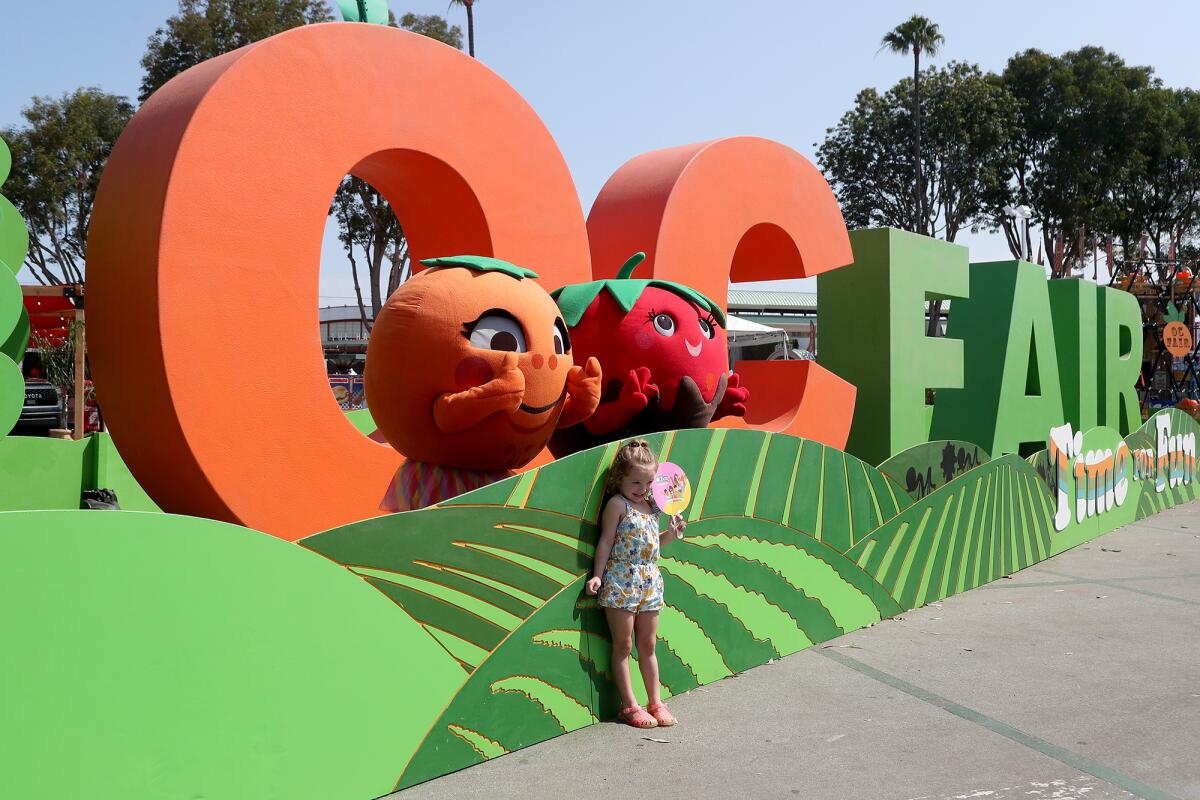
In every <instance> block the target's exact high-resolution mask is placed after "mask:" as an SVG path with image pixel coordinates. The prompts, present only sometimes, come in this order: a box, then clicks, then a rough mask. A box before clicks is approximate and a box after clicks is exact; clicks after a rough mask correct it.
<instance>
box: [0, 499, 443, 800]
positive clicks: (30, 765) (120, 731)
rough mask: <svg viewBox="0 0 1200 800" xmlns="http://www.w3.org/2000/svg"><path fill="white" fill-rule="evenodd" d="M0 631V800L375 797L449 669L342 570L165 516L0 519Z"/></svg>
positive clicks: (430, 712)
mask: <svg viewBox="0 0 1200 800" xmlns="http://www.w3.org/2000/svg"><path fill="white" fill-rule="evenodd" d="M147 598H153V602H147ZM0 627H2V628H3V630H4V632H5V657H4V658H3V659H0V680H2V681H3V682H4V685H6V686H20V687H21V691H20V692H16V693H10V694H9V695H8V696H7V697H6V700H5V709H4V714H5V725H6V727H8V728H10V729H11V730H19V731H21V732H22V735H21V736H17V737H8V740H7V741H6V743H5V761H6V764H8V765H9V766H8V767H7V768H6V769H5V770H3V773H2V774H0V796H4V797H30V798H32V797H67V796H70V795H72V794H77V793H78V789H79V782H80V777H81V776H86V782H87V784H88V786H89V789H88V792H89V793H90V794H91V796H93V797H96V798H113V799H114V800H116V799H117V798H121V799H122V800H124V799H125V798H134V797H139V798H140V797H146V798H149V797H201V796H202V797H213V798H217V797H289V798H312V799H313V800H327V798H330V797H377V796H379V795H381V794H384V793H386V792H388V791H389V790H390V789H391V788H392V786H393V784H394V782H395V779H396V776H397V775H398V774H399V771H400V767H401V766H402V762H403V761H405V760H407V754H409V753H412V752H414V751H415V749H416V748H417V746H418V745H419V743H420V741H421V737H422V736H423V734H424V731H425V729H426V728H427V727H428V720H429V719H430V718H432V717H433V716H434V715H436V714H437V713H439V712H440V711H441V709H442V708H444V707H445V705H446V703H447V702H448V701H449V699H450V698H451V696H452V695H453V693H454V691H455V689H456V688H457V686H458V684H459V683H460V682H461V676H462V674H463V673H462V671H461V670H459V669H458V668H457V666H456V662H454V661H453V659H451V657H450V656H449V655H447V654H446V652H445V651H444V650H443V649H442V648H441V647H439V646H438V645H437V644H436V643H435V642H434V641H433V640H432V639H431V638H430V637H429V636H428V635H427V634H426V633H425V632H424V631H423V630H421V628H420V627H419V626H418V625H417V624H416V623H414V622H413V621H412V620H411V619H409V618H408V617H407V616H406V615H405V614H403V613H402V612H401V611H400V610H399V609H398V608H397V607H396V606H395V605H394V604H392V603H389V602H387V601H386V600H385V599H384V598H383V597H382V596H381V595H380V594H379V593H377V592H375V591H374V590H372V589H371V588H370V587H369V586H367V585H366V584H365V583H364V582H363V581H362V580H360V579H359V578H356V577H355V576H354V575H353V574H351V573H350V572H348V571H347V570H345V569H344V568H342V567H340V566H338V565H336V564H334V563H332V562H330V561H328V560H327V559H324V558H321V557H319V556H317V555H315V554H313V553H310V552H308V551H306V550H304V549H303V548H300V547H296V546H295V545H292V544H290V543H288V542H284V541H281V540H279V539H276V538H274V537H271V536H267V535H265V534H259V533H256V532H253V531H248V530H246V529H245V528H239V527H236V526H233V525H226V524H223V523H218V522H211V521H208V520H202V519H194V518H187V517H174V516H168V515H165V514H144V513H130V512H90V511H35V512H10V513H2V514H0ZM264 742H269V743H270V746H269V747H264V746H263V743H264ZM65 763H69V764H70V768H69V769H64V768H63V765H64V764H65Z"/></svg>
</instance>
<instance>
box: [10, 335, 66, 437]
mask: <svg viewBox="0 0 1200 800" xmlns="http://www.w3.org/2000/svg"><path fill="white" fill-rule="evenodd" d="M21 372H22V373H23V374H24V376H25V405H24V406H23V407H22V408H21V418H20V420H18V421H17V428H18V429H21V428H24V429H27V430H31V431H32V430H34V429H37V430H40V431H48V430H50V429H51V428H57V427H58V426H59V425H60V424H61V422H62V413H63V397H62V393H61V392H60V391H59V390H58V387H57V386H54V385H53V384H51V383H50V382H48V381H47V380H46V379H45V378H44V377H43V376H42V362H41V359H40V358H38V355H37V351H36V350H30V351H28V352H27V353H26V354H25V359H24V361H22V362H21Z"/></svg>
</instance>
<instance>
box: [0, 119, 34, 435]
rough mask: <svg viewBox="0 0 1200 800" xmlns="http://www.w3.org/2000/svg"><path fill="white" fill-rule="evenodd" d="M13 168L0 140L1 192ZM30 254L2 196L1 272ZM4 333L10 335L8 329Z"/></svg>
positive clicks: (20, 224)
mask: <svg viewBox="0 0 1200 800" xmlns="http://www.w3.org/2000/svg"><path fill="white" fill-rule="evenodd" d="M11 167H12V154H11V152H10V151H9V149H8V145H7V144H5V143H4V140H3V139H0V191H3V188H4V187H3V184H4V181H6V180H7V179H8V173H9V169H10V168H11ZM28 252H29V229H28V228H26V227H25V220H23V219H21V215H20V214H19V213H17V209H16V207H15V206H14V205H13V204H12V203H11V202H10V201H9V200H8V198H7V197H4V196H3V194H0V271H3V272H6V273H8V274H10V275H16V274H17V272H19V271H20V269H21V265H22V264H24V263H25V254H26V253H28ZM0 322H4V321H2V320H0ZM4 333H5V334H7V333H8V329H7V328H6V329H5V331H4ZM7 430H8V429H6V432H7Z"/></svg>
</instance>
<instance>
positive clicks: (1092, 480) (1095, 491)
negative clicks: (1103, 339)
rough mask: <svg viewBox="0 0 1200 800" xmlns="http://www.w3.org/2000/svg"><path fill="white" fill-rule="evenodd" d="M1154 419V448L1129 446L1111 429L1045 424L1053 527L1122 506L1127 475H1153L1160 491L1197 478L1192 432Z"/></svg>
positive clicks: (1061, 527) (1138, 477)
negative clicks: (1179, 431)
mask: <svg viewBox="0 0 1200 800" xmlns="http://www.w3.org/2000/svg"><path fill="white" fill-rule="evenodd" d="M1154 421H1155V434H1156V435H1155V445H1154V447H1146V448H1137V449H1131V448H1130V447H1129V445H1128V444H1126V443H1125V441H1124V440H1122V439H1121V438H1120V435H1119V434H1118V433H1117V432H1116V431H1114V430H1113V429H1112V428H1093V429H1092V430H1090V431H1088V432H1087V435H1086V436H1085V435H1084V433H1083V432H1082V431H1076V432H1073V431H1072V430H1071V425H1070V424H1069V423H1068V424H1066V425H1061V426H1059V427H1057V428H1051V429H1050V437H1049V442H1048V445H1049V446H1048V455H1049V462H1050V468H1051V471H1052V472H1051V475H1050V476H1049V478H1050V484H1051V486H1052V488H1054V490H1055V513H1054V529H1055V530H1058V531H1061V530H1064V529H1065V528H1066V527H1067V525H1069V524H1070V522H1071V516H1072V498H1074V517H1075V521H1076V522H1083V521H1084V520H1085V519H1087V518H1088V517H1094V516H1097V515H1100V514H1103V513H1105V512H1106V511H1110V510H1112V509H1114V508H1118V507H1121V506H1123V505H1125V501H1126V500H1127V499H1128V497H1129V488H1130V487H1129V482H1130V480H1131V479H1132V480H1136V481H1143V480H1149V479H1153V480H1154V491H1156V492H1162V491H1165V490H1166V489H1167V488H1174V487H1175V486H1179V485H1180V484H1187V483H1191V482H1192V481H1193V480H1194V479H1195V478H1196V434H1194V433H1187V434H1172V433H1171V417H1170V415H1168V414H1159V415H1158V416H1156V417H1155V418H1154Z"/></svg>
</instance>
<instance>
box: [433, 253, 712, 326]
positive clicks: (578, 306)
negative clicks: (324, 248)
mask: <svg viewBox="0 0 1200 800" xmlns="http://www.w3.org/2000/svg"><path fill="white" fill-rule="evenodd" d="M645 260H646V254H645V253H634V254H633V255H632V256H630V257H629V260H628V261H626V262H625V265H624V266H622V267H621V269H620V271H619V272H617V277H615V278H607V279H605V280H599V281H588V282H587V283H572V284H568V285H567V286H563V287H561V288H559V289H555V290H554V291H553V292H551V293H550V296H551V297H553V298H554V302H556V303H558V308H559V310H561V311H562V312H563V320H564V321H565V322H566V323H567V326H568V327H571V328H574V327H575V326H576V325H578V324H579V320H581V319H583V313H584V312H585V311H587V309H588V306H590V305H591V304H592V301H593V300H595V299H596V297H597V296H598V295H599V294H600V292H602V291H607V292H608V294H609V296H610V297H612V299H613V300H616V301H617V305H619V306H620V307H621V310H623V311H624V312H625V313H626V314H628V313H629V312H630V311H632V310H633V307H634V305H635V304H636V303H637V301H638V298H640V297H641V296H642V292H644V291H646V289H647V288H649V287H651V286H653V287H656V288H658V289H666V290H667V291H668V292H673V293H675V294H677V295H679V296H680V297H682V298H684V299H685V300H690V301H692V302H693V303H695V304H696V305H697V306H699V307H700V308H702V309H704V310H705V311H707V312H708V313H710V314H712V315H713V316H714V317H716V319H717V322H719V323H720V324H721V327H722V328H724V327H725V312H724V311H722V310H721V307H720V306H719V305H717V304H716V303H714V302H713V301H712V300H709V299H708V298H707V297H705V296H704V295H702V294H700V292H697V291H696V290H695V289H693V288H692V287H690V286H684V285H683V284H682V283H675V281H660V280H658V279H656V278H650V279H646V278H631V277H630V275H632V274H633V271H634V269H636V268H637V265H638V264H641V263H642V262H643V261H645ZM422 263H424V262H422Z"/></svg>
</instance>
